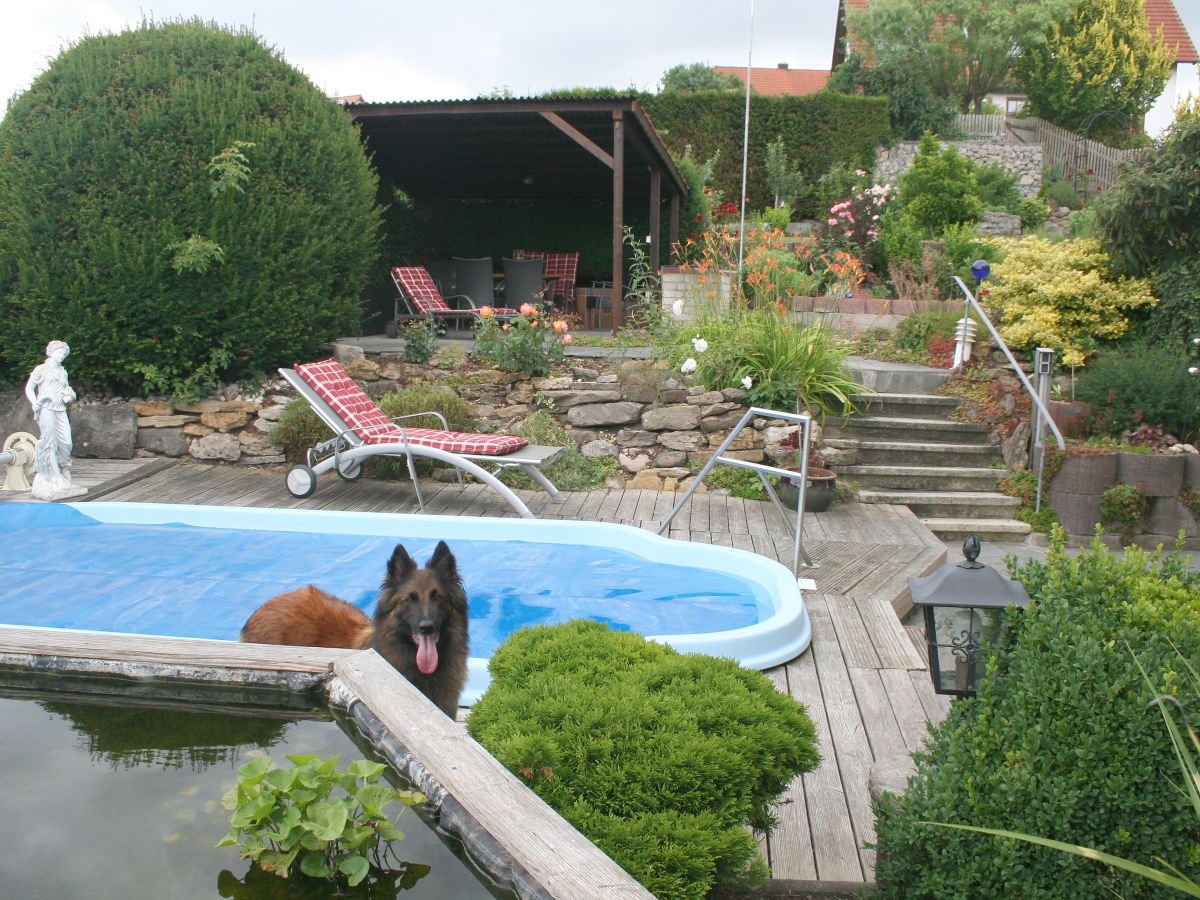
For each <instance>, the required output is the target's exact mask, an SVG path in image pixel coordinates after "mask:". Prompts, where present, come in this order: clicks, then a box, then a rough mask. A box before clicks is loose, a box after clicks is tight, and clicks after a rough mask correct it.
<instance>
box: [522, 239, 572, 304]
mask: <svg viewBox="0 0 1200 900" xmlns="http://www.w3.org/2000/svg"><path fill="white" fill-rule="evenodd" d="M513 254H514V255H517V254H521V255H524V256H527V257H533V258H535V259H537V258H541V260H542V262H543V264H544V265H543V267H542V271H543V272H544V273H545V274H546V275H558V276H561V277H559V279H558V280H557V281H555V282H554V296H555V297H565V298H567V299H568V300H570V299H572V298H573V297H574V296H575V277H576V272H577V271H578V269H579V254H578V253H543V252H542V251H541V250H514V251H513Z"/></svg>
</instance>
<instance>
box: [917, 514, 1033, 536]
mask: <svg viewBox="0 0 1200 900" xmlns="http://www.w3.org/2000/svg"><path fill="white" fill-rule="evenodd" d="M920 522H921V524H922V525H924V526H925V527H926V528H928V529H929V530H930V531H932V532H933V533H934V534H935V535H937V536H938V537H939V538H940V539H941V540H943V541H961V540H965V539H966V538H967V537H968V536H970V535H972V534H973V535H975V536H976V537H977V538H979V539H980V540H981V541H1023V540H1025V538H1026V537H1027V536H1028V535H1029V533H1030V532H1031V531H1032V530H1033V529H1032V528H1030V527H1029V523H1028V522H1018V521H1017V520H1016V519H965V518H963V519H960V518H944V517H940V516H937V517H929V518H924V517H921V518H920Z"/></svg>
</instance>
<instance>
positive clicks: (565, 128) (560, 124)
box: [542, 112, 613, 169]
mask: <svg viewBox="0 0 1200 900" xmlns="http://www.w3.org/2000/svg"><path fill="white" fill-rule="evenodd" d="M542 118H543V119H545V120H546V121H547V122H549V123H550V124H551V125H553V126H554V127H555V128H557V129H558V130H559V131H561V132H562V133H563V134H565V135H566V136H567V137H569V138H570V139H571V140H573V141H574V142H575V143H577V144H578V145H579V146H580V147H582V148H583V149H584V150H586V151H587V152H588V153H590V154H592V156H594V157H596V159H598V160H600V162H602V163H604V164H605V165H606V166H608V167H609V168H610V169H611V168H612V167H613V158H612V155H611V154H608V153H605V152H604V148H603V147H600V146H598V145H597V144H596V143H595V142H594V141H593V140H592V139H591V138H589V137H588V136H587V135H586V134H584V133H583V132H582V131H580V130H579V129H578V128H576V127H575V126H574V125H572V124H571V123H570V122H568V121H567V120H566V119H564V118H563V117H562V116H560V115H559V114H558V113H552V112H543V113H542Z"/></svg>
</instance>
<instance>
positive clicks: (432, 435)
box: [296, 359, 529, 456]
mask: <svg viewBox="0 0 1200 900" xmlns="http://www.w3.org/2000/svg"><path fill="white" fill-rule="evenodd" d="M296 372H297V373H298V374H299V375H300V377H301V378H303V379H304V380H305V381H306V382H307V383H308V384H309V385H310V386H311V387H312V389H313V390H314V391H316V392H317V394H318V395H319V396H320V397H321V399H322V400H324V401H325V402H326V403H328V404H329V406H330V407H331V408H332V409H333V411H334V412H335V413H337V415H338V418H340V419H341V420H342V421H343V422H345V423H346V425H347V427H349V428H350V429H351V430H352V431H353V432H354V433H355V434H356V435H358V436H359V437H360V438H362V440H363V443H365V444H396V443H402V442H403V441H404V438H405V436H407V438H408V442H409V443H410V444H420V445H422V446H424V447H437V448H438V449H441V450H448V451H449V452H451V453H480V454H486V455H488V456H503V455H504V454H506V453H512V452H513V451H514V450H520V449H521V448H522V447H524V446H526V445H528V444H529V441H527V440H525V438H520V437H514V436H512V435H504V434H469V433H464V432H460V431H440V430H438V429H435V428H404V429H402V428H401V427H400V426H399V425H397V424H396V423H395V422H393V421H392V420H391V419H389V418H388V417H387V416H386V415H385V414H384V412H383V410H381V409H380V408H379V407H378V406H377V405H376V403H375V401H374V400H372V399H371V398H370V397H368V396H367V395H366V394H365V393H364V392H363V390H362V388H360V387H359V386H358V385H357V384H355V383H354V381H353V379H351V378H350V376H349V375H347V374H346V370H345V369H343V368H342V367H341V364H340V363H338V361H337V360H336V359H323V360H321V361H320V362H315V363H308V364H306V365H300V366H296Z"/></svg>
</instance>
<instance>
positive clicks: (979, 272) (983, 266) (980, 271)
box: [971, 259, 992, 281]
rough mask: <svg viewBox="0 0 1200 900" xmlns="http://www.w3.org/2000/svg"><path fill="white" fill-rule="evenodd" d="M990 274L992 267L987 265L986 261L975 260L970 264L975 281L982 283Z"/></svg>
mask: <svg viewBox="0 0 1200 900" xmlns="http://www.w3.org/2000/svg"><path fill="white" fill-rule="evenodd" d="M991 273H992V267H991V266H989V265H988V261H987V260H986V259H977V260H975V262H973V263H971V274H972V275H974V276H975V279H976V280H977V281H983V279H985V278H987V277H988V275H990V274H991Z"/></svg>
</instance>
